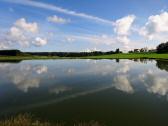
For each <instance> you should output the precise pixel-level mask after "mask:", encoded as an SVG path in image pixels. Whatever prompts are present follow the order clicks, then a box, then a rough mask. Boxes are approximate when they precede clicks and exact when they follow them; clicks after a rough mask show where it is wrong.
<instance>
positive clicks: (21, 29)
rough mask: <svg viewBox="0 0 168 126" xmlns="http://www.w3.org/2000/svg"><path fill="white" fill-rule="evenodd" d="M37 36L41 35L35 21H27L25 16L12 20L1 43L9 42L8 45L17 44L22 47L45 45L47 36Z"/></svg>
mask: <svg viewBox="0 0 168 126" xmlns="http://www.w3.org/2000/svg"><path fill="white" fill-rule="evenodd" d="M39 36H42V35H41V34H40V33H39V27H38V24H37V23H36V22H27V21H26V19H25V18H20V19H18V20H16V22H14V24H13V26H12V27H11V28H10V29H9V31H8V33H7V34H6V35H5V36H3V39H2V40H3V41H4V42H3V43H10V46H13V45H17V44H18V45H19V46H22V47H30V46H32V45H35V46H44V45H46V44H47V43H48V40H47V38H43V37H39ZM1 45H2V42H1ZM4 45H6V44H3V47H5V46H4ZM8 45H9V44H8Z"/></svg>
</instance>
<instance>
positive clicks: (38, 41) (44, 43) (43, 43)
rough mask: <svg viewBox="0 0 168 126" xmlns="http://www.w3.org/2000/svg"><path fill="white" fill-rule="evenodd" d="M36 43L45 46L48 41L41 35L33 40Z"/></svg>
mask: <svg viewBox="0 0 168 126" xmlns="http://www.w3.org/2000/svg"><path fill="white" fill-rule="evenodd" d="M32 43H33V44H34V45H36V46H44V45H46V44H47V43H48V41H47V39H46V38H44V39H43V38H40V37H36V38H35V40H34V41H33V42H32Z"/></svg>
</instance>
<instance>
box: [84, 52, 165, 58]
mask: <svg viewBox="0 0 168 126" xmlns="http://www.w3.org/2000/svg"><path fill="white" fill-rule="evenodd" d="M85 58H89V59H141V58H144V59H168V54H157V53H121V54H112V55H101V56H89V57H85Z"/></svg>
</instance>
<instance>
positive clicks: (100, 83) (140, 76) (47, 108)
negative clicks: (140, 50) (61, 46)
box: [0, 59, 168, 126]
mask: <svg viewBox="0 0 168 126" xmlns="http://www.w3.org/2000/svg"><path fill="white" fill-rule="evenodd" d="M21 112H23V113H24V112H28V113H32V114H33V115H35V116H37V117H38V118H41V119H45V120H49V121H52V122H55V121H65V122H69V123H70V122H75V121H90V120H96V121H99V122H101V123H104V124H106V125H112V124H115V125H117V126H119V125H122V126H123V125H129V126H130V125H134V126H142V125H143V126H144V125H148V126H149V125H152V126H153V125H156V126H158V125H162V126H164V125H168V61H164V60H163V61H162V60H142V59H141V60H69V59H68V60H44V61H43V60H32V61H31V60H29V61H22V62H18V63H17V62H13V63H9V62H2V63H0V118H1V119H2V118H3V117H5V116H9V115H13V114H17V113H21Z"/></svg>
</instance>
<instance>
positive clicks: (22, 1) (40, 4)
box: [4, 0, 114, 25]
mask: <svg viewBox="0 0 168 126" xmlns="http://www.w3.org/2000/svg"><path fill="white" fill-rule="evenodd" d="M4 2H10V3H15V4H21V5H25V6H33V7H37V8H43V9H47V10H51V11H56V12H60V13H64V14H67V15H71V16H76V17H80V18H85V19H89V20H93V21H95V22H101V23H105V24H108V25H112V24H113V23H114V22H113V21H110V20H107V19H103V18H99V17H96V16H93V15H89V14H85V13H79V12H76V11H72V10H68V9H64V8H61V7H58V6H56V5H52V4H47V3H43V2H39V1H31V0H15V1H14V0H4Z"/></svg>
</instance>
